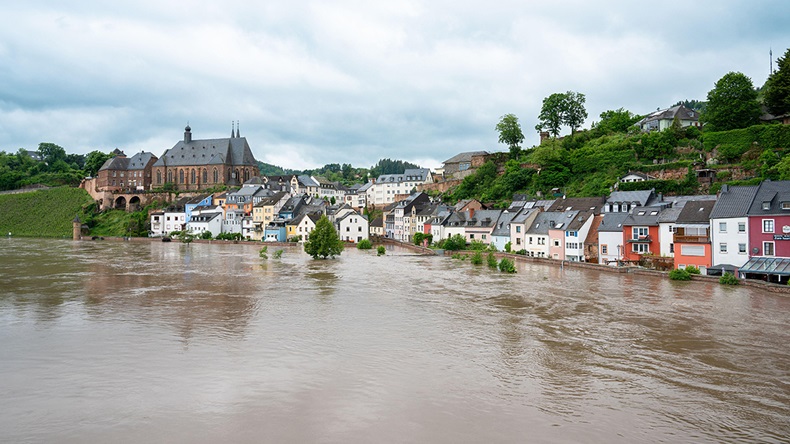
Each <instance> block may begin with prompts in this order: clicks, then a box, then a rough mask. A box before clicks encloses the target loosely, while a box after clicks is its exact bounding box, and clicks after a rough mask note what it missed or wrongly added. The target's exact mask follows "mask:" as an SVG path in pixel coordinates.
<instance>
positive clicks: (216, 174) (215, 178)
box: [214, 168, 219, 183]
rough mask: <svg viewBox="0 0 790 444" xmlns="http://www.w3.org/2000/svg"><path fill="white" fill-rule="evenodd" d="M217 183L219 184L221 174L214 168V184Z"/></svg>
mask: <svg viewBox="0 0 790 444" xmlns="http://www.w3.org/2000/svg"><path fill="white" fill-rule="evenodd" d="M217 182H219V173H218V172H217V169H216V168H214V183H217Z"/></svg>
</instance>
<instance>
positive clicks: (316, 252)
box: [304, 216, 343, 259]
mask: <svg viewBox="0 0 790 444" xmlns="http://www.w3.org/2000/svg"><path fill="white" fill-rule="evenodd" d="M304 251H305V252H306V253H307V254H309V255H310V256H313V259H319V258H321V259H326V258H328V257H334V256H340V253H342V252H343V241H341V240H340V237H339V236H338V235H337V231H335V227H334V226H333V225H332V222H330V221H329V219H328V218H327V217H326V216H321V218H320V219H318V222H316V223H315V228H314V229H313V231H311V232H310V238H309V240H308V241H307V242H305V244H304Z"/></svg>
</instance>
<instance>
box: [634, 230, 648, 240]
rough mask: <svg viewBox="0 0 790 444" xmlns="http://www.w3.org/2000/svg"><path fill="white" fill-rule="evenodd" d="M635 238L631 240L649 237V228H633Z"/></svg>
mask: <svg viewBox="0 0 790 444" xmlns="http://www.w3.org/2000/svg"><path fill="white" fill-rule="evenodd" d="M631 231H632V234H633V237H632V238H631V239H639V238H641V237H647V235H648V234H649V233H650V232H649V231H648V228H647V227H633V228H632V230H631Z"/></svg>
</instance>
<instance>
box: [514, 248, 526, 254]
mask: <svg viewBox="0 0 790 444" xmlns="http://www.w3.org/2000/svg"><path fill="white" fill-rule="evenodd" d="M516 254H520V255H521V256H526V255H527V250H525V249H523V248H522V249H520V250H518V251H516Z"/></svg>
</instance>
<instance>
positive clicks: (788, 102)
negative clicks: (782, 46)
mask: <svg viewBox="0 0 790 444" xmlns="http://www.w3.org/2000/svg"><path fill="white" fill-rule="evenodd" d="M776 64H777V65H778V66H779V69H778V70H776V71H775V72H774V73H772V74H771V75H770V76H768V80H767V81H766V82H765V86H764V87H763V99H764V100H765V106H767V107H768V110H769V111H770V112H771V113H772V114H774V115H777V116H779V115H782V114H787V113H790V48H788V49H787V51H785V54H784V56H782V57H779V59H777V61H776Z"/></svg>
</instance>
